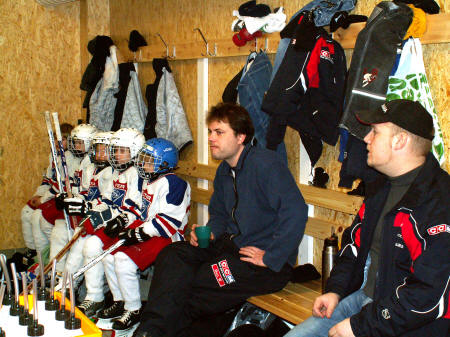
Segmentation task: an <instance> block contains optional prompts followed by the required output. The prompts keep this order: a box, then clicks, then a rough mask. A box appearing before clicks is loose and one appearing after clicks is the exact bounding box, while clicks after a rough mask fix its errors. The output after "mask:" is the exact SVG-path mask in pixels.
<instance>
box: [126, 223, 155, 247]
mask: <svg viewBox="0 0 450 337" xmlns="http://www.w3.org/2000/svg"><path fill="white" fill-rule="evenodd" d="M150 238H151V236H150V235H148V234H147V233H145V232H144V229H143V228H142V227H138V228H133V229H129V230H127V231H125V232H121V233H120V234H119V239H120V240H121V239H125V241H124V242H123V244H124V245H125V246H133V245H135V244H137V243H141V242H144V241H147V240H150Z"/></svg>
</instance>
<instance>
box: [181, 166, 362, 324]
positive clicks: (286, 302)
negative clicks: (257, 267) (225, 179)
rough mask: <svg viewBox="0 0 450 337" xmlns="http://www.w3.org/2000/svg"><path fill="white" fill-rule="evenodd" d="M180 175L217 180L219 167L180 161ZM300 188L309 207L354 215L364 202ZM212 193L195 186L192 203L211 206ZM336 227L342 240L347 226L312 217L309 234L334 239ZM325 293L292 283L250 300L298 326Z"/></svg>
mask: <svg viewBox="0 0 450 337" xmlns="http://www.w3.org/2000/svg"><path fill="white" fill-rule="evenodd" d="M176 172H177V174H180V175H182V176H186V177H191V178H199V179H205V180H209V181H213V180H214V176H215V173H216V167H214V166H208V165H202V164H198V163H193V162H186V161H180V162H179V169H178V170H177V171H176ZM297 185H298V187H299V189H300V191H301V192H302V195H303V198H304V199H305V201H306V203H307V204H309V205H314V206H318V207H322V208H326V209H329V210H333V211H338V212H342V213H346V214H352V215H354V214H356V213H357V212H358V210H359V207H360V206H361V203H362V198H360V197H357V196H350V195H347V194H346V193H343V192H338V191H333V190H327V189H322V188H317V187H314V186H309V185H304V184H299V183H297ZM212 192H213V191H212V188H211V189H208V190H206V189H202V188H198V187H196V186H193V184H191V200H192V201H193V202H197V203H200V204H204V205H208V203H209V199H210V198H211V195H212ZM348 225H350V224H347V226H348ZM332 227H334V229H335V230H336V232H337V234H338V236H339V237H340V236H341V235H342V232H343V231H344V229H345V226H342V225H339V224H336V223H333V222H331V221H327V220H323V219H320V218H316V217H308V221H307V223H306V228H305V234H307V235H309V236H312V237H313V238H316V239H321V240H323V239H325V238H326V237H329V236H330V233H331V228H332ZM321 291H322V281H321V280H316V281H310V282H305V283H288V284H287V286H286V287H285V288H284V289H282V290H281V291H279V292H276V293H273V294H267V295H261V296H254V297H251V298H249V299H248V300H247V301H248V302H250V303H252V304H254V305H256V306H258V307H260V308H262V309H264V310H266V311H268V312H271V313H273V314H274V315H276V316H278V317H280V318H282V319H284V320H286V321H288V322H290V323H293V324H298V323H301V322H303V321H304V320H305V319H307V318H308V317H310V316H311V310H312V305H313V302H314V299H315V298H316V297H317V296H319V295H320V294H321Z"/></svg>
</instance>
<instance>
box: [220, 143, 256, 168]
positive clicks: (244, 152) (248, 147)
mask: <svg viewBox="0 0 450 337" xmlns="http://www.w3.org/2000/svg"><path fill="white" fill-rule="evenodd" d="M255 145H256V139H255V138H253V139H252V140H251V141H250V142H248V143H247V144H246V145H245V146H244V149H243V150H242V152H241V155H240V156H239V160H238V162H237V164H236V166H235V167H234V168H233V169H234V170H235V171H239V170H241V169H242V167H243V166H244V162H245V159H246V158H247V155H248V154H249V152H250V151H251V149H252V148H253V147H254V146H255ZM222 164H223V165H224V170H223V171H222V174H224V175H228V174H229V173H230V171H231V169H232V167H231V166H230V165H229V164H228V163H227V162H226V161H225V160H224V161H222Z"/></svg>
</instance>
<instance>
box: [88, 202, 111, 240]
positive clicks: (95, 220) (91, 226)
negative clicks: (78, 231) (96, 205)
mask: <svg viewBox="0 0 450 337" xmlns="http://www.w3.org/2000/svg"><path fill="white" fill-rule="evenodd" d="M86 217H89V219H88V220H87V221H86V222H85V223H84V229H85V230H86V233H87V234H93V233H94V231H95V230H96V229H97V227H99V226H101V225H103V224H104V223H105V222H107V221H108V220H111V218H112V212H111V209H110V208H109V207H108V208H106V209H104V210H102V211H94V210H90V211H88V212H87V213H86Z"/></svg>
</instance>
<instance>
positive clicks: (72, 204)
mask: <svg viewBox="0 0 450 337" xmlns="http://www.w3.org/2000/svg"><path fill="white" fill-rule="evenodd" d="M91 208H92V205H91V203H90V202H87V201H85V200H84V199H82V198H79V197H73V198H65V199H64V209H65V210H66V212H67V214H69V215H80V216H84V215H86V213H87V212H88V211H89V210H90V209H91Z"/></svg>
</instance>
